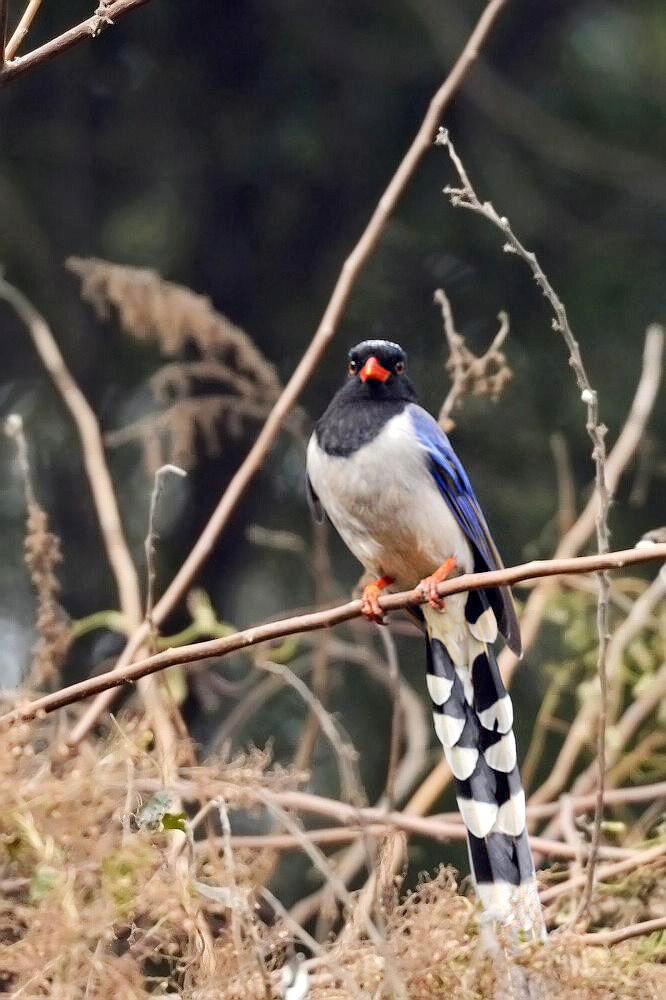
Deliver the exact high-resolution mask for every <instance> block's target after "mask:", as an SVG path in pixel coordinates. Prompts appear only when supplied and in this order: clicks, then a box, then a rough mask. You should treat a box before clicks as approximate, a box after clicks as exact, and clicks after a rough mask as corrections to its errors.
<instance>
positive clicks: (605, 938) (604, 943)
mask: <svg viewBox="0 0 666 1000" xmlns="http://www.w3.org/2000/svg"><path fill="white" fill-rule="evenodd" d="M665 928H666V917H655V918H654V920H643V921H642V923H640V924H630V925H629V926H628V927H618V928H617V929H616V930H613V931H599V932H598V933H597V934H583V935H582V940H583V941H584V942H585V944H591V945H599V946H600V947H606V948H610V947H611V946H612V945H614V944H619V943H620V942H621V941H628V940H629V938H632V937H639V936H640V935H642V934H652V933H653V932H654V931H663V930H664V929H665Z"/></svg>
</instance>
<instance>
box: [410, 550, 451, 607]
mask: <svg viewBox="0 0 666 1000" xmlns="http://www.w3.org/2000/svg"><path fill="white" fill-rule="evenodd" d="M456 566H457V563H456V558H455V556H449V558H448V559H447V560H446V562H443V563H442V565H441V566H440V567H439V569H436V570H435V572H434V573H433V574H432V576H426V577H424V578H423V580H421V582H420V584H419V585H418V587H417V588H416V589H417V590H420V591H421V593H422V594H423V596H424V597H427V598H428V603H429V605H430V607H431V608H434V609H435V611H442V610H443V608H444V599H443V598H442V597H440V596H439V594H438V593H437V584H438V583H441V582H442V580H446V578H447V577H448V576H450V575H451V573H453V571H454V569H455V568H456Z"/></svg>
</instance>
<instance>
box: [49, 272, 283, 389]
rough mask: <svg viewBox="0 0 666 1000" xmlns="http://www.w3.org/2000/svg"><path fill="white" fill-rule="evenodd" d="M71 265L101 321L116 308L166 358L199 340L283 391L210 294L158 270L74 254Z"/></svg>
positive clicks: (208, 353)
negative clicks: (152, 340) (215, 306)
mask: <svg viewBox="0 0 666 1000" xmlns="http://www.w3.org/2000/svg"><path fill="white" fill-rule="evenodd" d="M66 265H67V267H68V268H69V269H70V271H73V272H74V273H75V274H77V275H78V276H79V277H80V278H81V295H82V297H83V298H84V299H85V300H86V301H88V302H90V303H91V304H92V305H93V306H94V308H95V310H96V311H97V315H98V316H99V317H100V318H101V319H108V318H109V315H110V313H111V306H114V307H115V308H116V309H117V310H118V315H119V318H120V322H121V324H122V326H123V329H124V330H125V331H126V332H127V333H129V334H131V335H132V336H134V337H136V338H137V339H138V340H146V339H149V338H151V337H154V338H155V339H156V340H157V341H158V342H159V344H160V347H161V350H162V353H163V354H165V355H166V356H167V357H177V356H178V354H180V352H181V351H182V350H183V348H185V347H186V346H187V345H188V344H194V346H195V347H197V348H198V350H199V351H200V353H201V355H202V357H204V358H207V359H210V358H214V359H217V360H219V361H223V362H224V363H225V364H226V365H228V366H229V367H230V368H231V369H232V370H233V371H236V372H240V373H242V374H244V375H246V376H247V377H248V379H249V380H250V381H251V382H252V383H253V384H255V385H257V386H262V387H263V388H264V389H265V390H266V393H267V395H269V396H270V395H273V396H274V395H276V394H277V393H278V392H279V391H280V381H279V379H278V377H277V374H276V372H275V368H274V367H273V365H271V364H270V362H269V361H267V360H266V358H265V357H264V355H263V354H262V353H261V351H259V350H258V348H257V347H256V346H255V344H254V343H253V342H252V340H251V338H250V337H249V336H248V335H247V334H246V333H245V332H244V331H243V330H241V329H240V328H239V327H237V326H235V325H234V324H233V323H232V322H231V320H230V319H228V318H227V317H226V316H223V315H222V314H221V313H218V312H216V310H215V309H213V307H212V305H211V303H210V299H208V298H207V297H206V296H205V295H197V294H196V292H193V291H191V290H190V289H189V288H184V287H183V286H182V285H176V284H173V283H172V282H170V281H165V280H164V279H163V278H162V277H160V275H159V274H158V273H157V272H156V271H151V270H148V269H143V268H137V267H126V266H124V265H121V264H112V263H110V262H109V261H106V260H99V259H96V258H94V257H90V258H82V257H69V258H68V260H67V261H66Z"/></svg>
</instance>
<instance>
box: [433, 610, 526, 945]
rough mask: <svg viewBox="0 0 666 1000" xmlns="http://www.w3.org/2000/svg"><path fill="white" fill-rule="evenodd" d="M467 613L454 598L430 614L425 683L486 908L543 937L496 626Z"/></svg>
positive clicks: (488, 613) (487, 616)
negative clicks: (469, 617)
mask: <svg viewBox="0 0 666 1000" xmlns="http://www.w3.org/2000/svg"><path fill="white" fill-rule="evenodd" d="M470 610H472V609H470ZM465 611H466V608H465V602H464V598H463V599H462V600H456V599H455V597H452V598H449V599H448V600H447V606H446V609H445V611H444V612H443V613H440V612H436V611H433V610H432V609H430V608H425V609H424V613H425V618H426V623H427V626H428V638H427V656H428V663H427V675H426V682H427V686H428V691H429V693H430V697H431V699H432V706H433V721H434V726H435V731H436V733H437V736H438V738H439V740H440V742H441V744H442V747H443V750H444V755H445V757H446V761H447V763H448V765H449V767H450V768H451V771H452V773H453V776H454V779H455V785H456V799H457V802H458V808H459V810H460V813H461V816H462V819H463V822H464V824H465V826H466V828H467V832H468V851H469V858H470V866H471V869H472V875H473V877H474V882H475V885H476V889H477V894H478V897H479V900H480V902H481V905H482V907H483V909H484V910H485V911H486V912H487V913H488V915H489V916H490V917H492V918H493V919H497V920H499V921H501V922H502V923H504V924H508V925H512V926H515V927H516V928H517V929H518V930H519V931H520V932H529V933H531V934H533V936H535V937H541V936H542V935H543V933H544V930H543V917H542V915H541V907H540V904H539V899H538V894H537V888H536V879H535V874H534V864H533V861H532V855H531V853H530V847H529V841H528V837H527V831H526V827H525V793H524V791H523V787H522V784H521V780H520V773H519V771H518V766H517V759H516V741H515V737H514V734H513V728H512V726H513V707H512V704H511V699H510V697H509V695H508V693H507V690H506V688H505V687H504V683H503V681H502V677H501V674H500V671H499V667H498V665H497V660H496V659H495V654H494V652H493V650H492V647H491V646H490V645H488V642H489V641H491V637H493V638H494V637H496V636H497V623H496V621H495V619H494V613H493V611H492V608H490V606H489V605H486V607H485V608H484V609H482V610H481V614H477V612H478V608H477V607H476V605H474V606H473V611H474V614H475V615H476V617H475V619H474V622H473V625H472V626H470V623H469V621H468V620H467V618H466V615H465ZM481 635H483V637H484V638H483V639H481V638H480V636H481Z"/></svg>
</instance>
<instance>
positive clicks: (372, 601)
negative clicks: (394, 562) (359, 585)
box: [361, 583, 384, 625]
mask: <svg viewBox="0 0 666 1000" xmlns="http://www.w3.org/2000/svg"><path fill="white" fill-rule="evenodd" d="M380 594H381V587H379V586H378V585H377V584H376V583H369V584H368V585H367V587H364V588H363V593H362V594H361V614H362V615H363V617H364V618H366V619H367V620H368V621H369V622H377V624H378V625H383V624H384V612H383V611H382V609H381V608H380V606H379V595H380Z"/></svg>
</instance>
